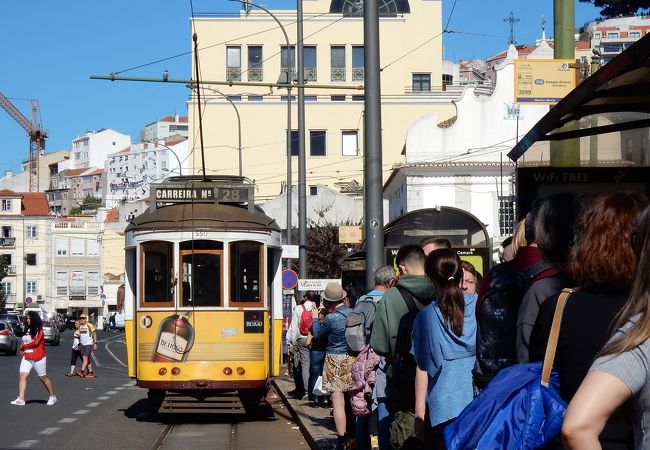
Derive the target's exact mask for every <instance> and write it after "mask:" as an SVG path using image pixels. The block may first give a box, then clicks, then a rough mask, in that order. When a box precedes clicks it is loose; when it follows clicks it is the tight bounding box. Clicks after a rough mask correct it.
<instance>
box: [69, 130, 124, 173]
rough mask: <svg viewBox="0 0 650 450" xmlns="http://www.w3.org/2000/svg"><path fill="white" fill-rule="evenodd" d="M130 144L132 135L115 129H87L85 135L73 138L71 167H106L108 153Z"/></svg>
mask: <svg viewBox="0 0 650 450" xmlns="http://www.w3.org/2000/svg"><path fill="white" fill-rule="evenodd" d="M129 145H131V136H128V135H126V134H122V133H118V132H117V131H115V130H111V129H108V128H102V129H101V130H99V131H87V132H86V133H85V134H84V135H83V136H78V137H77V138H75V139H73V140H72V150H71V155H70V168H71V169H84V168H88V167H104V160H106V156H107V155H109V154H110V153H115V152H116V151H118V150H120V149H123V148H125V147H128V146H129Z"/></svg>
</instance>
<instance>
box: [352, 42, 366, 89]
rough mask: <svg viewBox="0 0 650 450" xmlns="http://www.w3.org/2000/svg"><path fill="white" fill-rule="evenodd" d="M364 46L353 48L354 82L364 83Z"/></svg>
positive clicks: (354, 46)
mask: <svg viewBox="0 0 650 450" xmlns="http://www.w3.org/2000/svg"><path fill="white" fill-rule="evenodd" d="M363 55H364V53H363V45H353V46H352V81H363V78H364V74H363V70H364V64H365V62H364V56H363Z"/></svg>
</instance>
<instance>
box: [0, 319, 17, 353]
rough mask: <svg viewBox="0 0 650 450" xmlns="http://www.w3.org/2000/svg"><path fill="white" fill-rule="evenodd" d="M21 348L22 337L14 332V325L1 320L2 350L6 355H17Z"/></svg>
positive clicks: (0, 343) (0, 338)
mask: <svg viewBox="0 0 650 450" xmlns="http://www.w3.org/2000/svg"><path fill="white" fill-rule="evenodd" d="M19 349H20V338H19V337H18V336H16V334H15V333H14V330H13V327H12V325H11V324H10V323H9V322H7V321H0V351H2V352H4V353H5V355H16V354H17V353H18V350H19Z"/></svg>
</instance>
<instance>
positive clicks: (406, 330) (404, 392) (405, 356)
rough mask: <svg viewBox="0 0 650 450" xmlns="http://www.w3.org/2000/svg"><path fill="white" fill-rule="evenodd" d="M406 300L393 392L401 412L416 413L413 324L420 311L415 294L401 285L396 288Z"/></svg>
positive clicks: (398, 341) (396, 351) (398, 329)
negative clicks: (412, 344)
mask: <svg viewBox="0 0 650 450" xmlns="http://www.w3.org/2000/svg"><path fill="white" fill-rule="evenodd" d="M395 287H396V288H397V290H398V291H399V292H400V294H401V295H402V298H404V302H405V303H406V306H407V307H408V312H407V313H406V314H404V315H403V316H402V318H401V319H400V321H399V326H398V328H397V340H396V342H395V360H394V361H392V366H393V377H392V383H391V390H392V392H393V393H394V395H393V398H394V399H395V400H396V404H397V409H398V410H399V411H410V412H415V369H416V367H417V363H416V362H415V358H414V357H413V355H411V342H412V335H413V322H415V316H417V314H418V312H419V311H420V310H419V309H418V307H417V305H416V304H415V300H413V294H412V293H411V292H410V291H409V290H408V289H406V288H405V287H403V286H400V285H399V284H398V285H397V286H395Z"/></svg>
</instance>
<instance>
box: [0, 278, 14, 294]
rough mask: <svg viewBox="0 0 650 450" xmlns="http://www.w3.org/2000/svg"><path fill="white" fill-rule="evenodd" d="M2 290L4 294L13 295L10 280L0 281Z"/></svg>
mask: <svg viewBox="0 0 650 450" xmlns="http://www.w3.org/2000/svg"><path fill="white" fill-rule="evenodd" d="M0 292H2V293H3V294H4V295H6V296H9V295H11V292H12V291H11V283H10V282H8V281H4V282H2V283H0Z"/></svg>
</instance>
